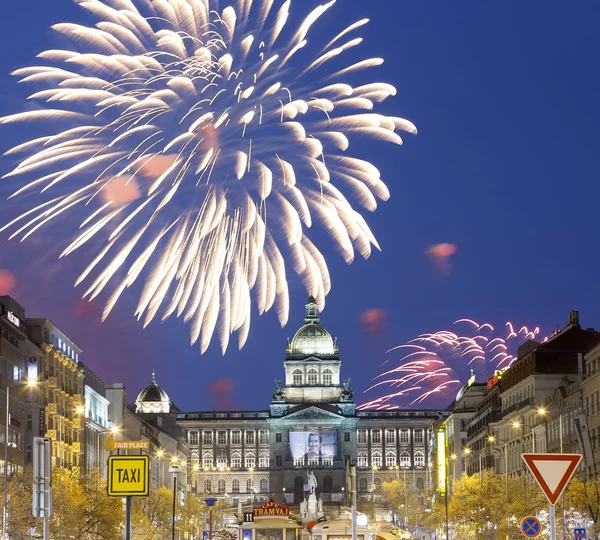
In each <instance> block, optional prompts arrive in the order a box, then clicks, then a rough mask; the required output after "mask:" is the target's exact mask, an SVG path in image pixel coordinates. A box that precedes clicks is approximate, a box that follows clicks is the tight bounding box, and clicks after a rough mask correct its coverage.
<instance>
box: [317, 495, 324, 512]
mask: <svg viewBox="0 0 600 540" xmlns="http://www.w3.org/2000/svg"><path fill="white" fill-rule="evenodd" d="M318 509H319V514H322V513H323V501H322V500H321V497H319V506H318Z"/></svg>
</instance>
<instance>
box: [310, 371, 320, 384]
mask: <svg viewBox="0 0 600 540" xmlns="http://www.w3.org/2000/svg"><path fill="white" fill-rule="evenodd" d="M318 383H319V375H318V374H317V370H316V369H309V370H308V384H309V386H317V384H318Z"/></svg>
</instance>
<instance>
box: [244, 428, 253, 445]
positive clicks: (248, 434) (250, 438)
mask: <svg viewBox="0 0 600 540" xmlns="http://www.w3.org/2000/svg"><path fill="white" fill-rule="evenodd" d="M246 444H250V445H253V444H254V431H246Z"/></svg>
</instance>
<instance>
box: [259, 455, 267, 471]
mask: <svg viewBox="0 0 600 540" xmlns="http://www.w3.org/2000/svg"><path fill="white" fill-rule="evenodd" d="M258 466H259V467H260V468H262V469H266V468H268V467H269V456H268V455H267V454H261V455H260V456H259V458H258Z"/></svg>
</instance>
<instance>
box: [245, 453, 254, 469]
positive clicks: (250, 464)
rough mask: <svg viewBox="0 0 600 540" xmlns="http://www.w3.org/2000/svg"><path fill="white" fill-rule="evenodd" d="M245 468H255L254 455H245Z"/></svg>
mask: <svg viewBox="0 0 600 540" xmlns="http://www.w3.org/2000/svg"><path fill="white" fill-rule="evenodd" d="M244 465H245V467H248V468H249V467H256V456H255V455H254V454H246V458H245V463H244Z"/></svg>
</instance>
